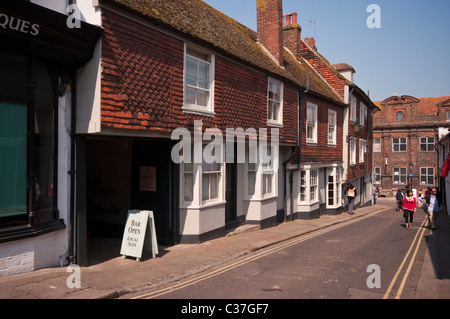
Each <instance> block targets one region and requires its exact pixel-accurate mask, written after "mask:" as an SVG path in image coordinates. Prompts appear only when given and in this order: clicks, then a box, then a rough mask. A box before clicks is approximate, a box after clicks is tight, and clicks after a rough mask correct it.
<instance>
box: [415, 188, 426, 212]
mask: <svg viewBox="0 0 450 319" xmlns="http://www.w3.org/2000/svg"><path fill="white" fill-rule="evenodd" d="M424 203H425V195H424V193H423V190H421V189H419V191H418V192H417V207H418V208H422V206H423V204H424Z"/></svg>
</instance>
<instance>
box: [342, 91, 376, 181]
mask: <svg viewBox="0 0 450 319" xmlns="http://www.w3.org/2000/svg"><path fill="white" fill-rule="evenodd" d="M362 103H363V104H364V105H365V106H366V107H367V117H368V119H369V121H368V122H369V123H367V119H365V120H364V126H363V127H361V128H360V131H359V133H356V132H355V126H354V123H353V122H351V121H350V123H349V127H348V134H349V136H352V137H356V164H355V165H350V164H349V168H348V171H347V179H348V180H350V179H352V178H355V177H358V176H363V175H365V174H367V173H370V172H372V171H373V165H372V156H373V117H372V116H371V113H370V112H371V110H370V108H369V105H367V103H365V102H364V101H362ZM360 111H361V98H360V97H358V96H357V95H356V118H357V120H358V122H359V123H361V118H360ZM349 112H351V111H350V109H349ZM350 116H351V114H350V113H349V117H350ZM360 140H365V141H366V142H367V145H368V147H369V152H368V154H367V155H366V156H365V158H364V162H362V163H360V160H361V159H360V156H359V145H360ZM348 159H349V163H350V144H349V148H348Z"/></svg>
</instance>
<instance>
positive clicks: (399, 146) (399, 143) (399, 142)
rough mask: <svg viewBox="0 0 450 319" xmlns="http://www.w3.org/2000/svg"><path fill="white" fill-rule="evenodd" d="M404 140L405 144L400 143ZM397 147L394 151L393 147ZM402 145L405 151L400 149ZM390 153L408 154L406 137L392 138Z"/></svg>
mask: <svg viewBox="0 0 450 319" xmlns="http://www.w3.org/2000/svg"><path fill="white" fill-rule="evenodd" d="M396 139H398V143H396V142H395V140H396ZM402 139H405V142H404V143H402V142H401V140H402ZM396 145H398V149H399V150H398V151H396V150H395V146H396ZM402 145H404V146H405V150H404V151H402V150H401V147H402ZM392 152H393V153H406V152H408V138H407V137H393V138H392Z"/></svg>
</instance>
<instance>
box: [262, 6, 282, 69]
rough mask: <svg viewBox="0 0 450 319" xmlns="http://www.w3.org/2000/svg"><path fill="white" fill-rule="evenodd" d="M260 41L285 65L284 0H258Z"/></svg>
mask: <svg viewBox="0 0 450 319" xmlns="http://www.w3.org/2000/svg"><path fill="white" fill-rule="evenodd" d="M256 8H257V28H258V40H259V41H261V43H262V44H263V45H264V46H265V47H266V48H267V49H268V50H269V52H270V53H272V55H273V56H274V57H275V58H276V59H277V60H278V61H279V62H280V65H283V36H282V32H283V31H282V30H283V18H282V16H283V4H282V0H257V1H256Z"/></svg>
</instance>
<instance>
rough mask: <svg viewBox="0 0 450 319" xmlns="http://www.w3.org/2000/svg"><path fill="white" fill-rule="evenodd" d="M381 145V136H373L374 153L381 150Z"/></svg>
mask: <svg viewBox="0 0 450 319" xmlns="http://www.w3.org/2000/svg"><path fill="white" fill-rule="evenodd" d="M377 141H378V143H377ZM381 145H382V143H381V138H380V137H374V139H373V152H374V153H381V152H382V151H383V149H382V147H381Z"/></svg>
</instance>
